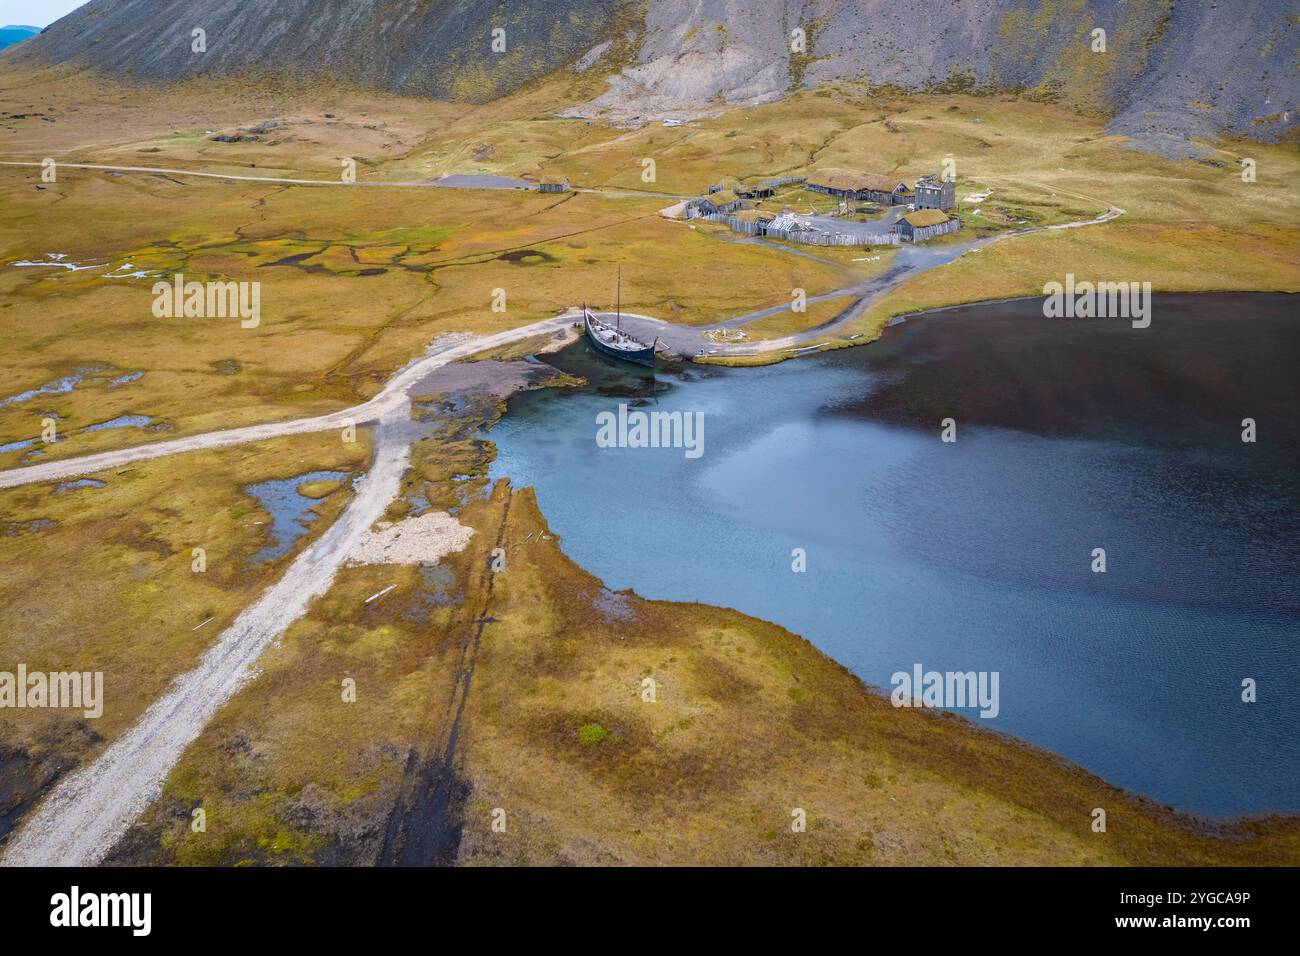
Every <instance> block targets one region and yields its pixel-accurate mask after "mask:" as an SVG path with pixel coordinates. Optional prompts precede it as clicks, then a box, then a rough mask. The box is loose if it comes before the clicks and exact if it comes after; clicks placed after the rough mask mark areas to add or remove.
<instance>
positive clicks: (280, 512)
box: [245, 471, 348, 564]
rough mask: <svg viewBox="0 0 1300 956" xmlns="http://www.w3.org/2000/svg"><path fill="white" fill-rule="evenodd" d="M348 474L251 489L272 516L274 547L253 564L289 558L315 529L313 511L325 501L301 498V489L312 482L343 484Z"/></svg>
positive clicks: (314, 474) (315, 475)
mask: <svg viewBox="0 0 1300 956" xmlns="http://www.w3.org/2000/svg"><path fill="white" fill-rule="evenodd" d="M347 476H348V473H347V472H346V471H309V472H306V473H304V474H301V475H298V476H297V477H294V478H277V479H272V480H270V481H259V482H257V483H256V484H252V485H249V486H248V487H247V488H246V489H245V490H246V491H248V493H249V494H251V495H252V496H253V497H254V498H256V499H257V500H258V502H259V503H260V504H261V505H262V507H263V508H265V509H266V511H267V513H268V514H270V516H271V543H270V544H268V545H267V546H266V547H264V548H263V549H262V550H261V551H258V552H257V554H255V555H253V557H252V558H251V561H252V563H253V564H260V563H262V562H263V561H271V560H274V559H275V558H278V557H280V556H282V555H285V554H288V553H289V549H290V548H292V547H293V543H294V542H295V541H297V540H298V539H299V538H301V537H302V536H303V535H304V534H306V533H307V531H308V530H309V529H310V528H311V526H312V523H313V522H314V521H315V520H316V517H317V515H316V513H315V512H314V511H313V510H312V509H313V508H315V507H316V506H317V505H318V504H320V503H321V499H318V498H308V497H307V496H306V495H300V494H299V493H298V488H299V486H300V485H305V484H307V483H308V482H312V481H342V480H343V479H345V478H347Z"/></svg>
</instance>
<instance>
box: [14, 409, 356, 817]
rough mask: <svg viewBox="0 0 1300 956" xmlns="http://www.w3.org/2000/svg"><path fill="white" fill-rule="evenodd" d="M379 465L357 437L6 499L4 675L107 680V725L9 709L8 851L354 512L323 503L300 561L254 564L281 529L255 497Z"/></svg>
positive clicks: (340, 499) (146, 468)
mask: <svg viewBox="0 0 1300 956" xmlns="http://www.w3.org/2000/svg"><path fill="white" fill-rule="evenodd" d="M369 460H370V442H369V435H368V433H367V432H366V431H364V430H361V431H358V433H357V441H355V442H353V443H350V444H346V443H344V442H342V441H340V440H339V438H338V436H336V435H329V436H303V437H294V438H284V439H273V440H270V441H266V442H260V443H257V444H254V445H247V446H242V447H239V448H232V449H225V450H221V451H214V452H193V453H189V454H185V455H178V456H175V457H172V458H163V459H156V460H153V461H148V462H142V463H139V464H136V465H133V466H130V467H128V468H124V469H121V470H116V471H112V472H104V473H101V474H98V475H95V476H93V477H94V478H95V479H97V480H98V481H101V482H103V483H104V484H103V487H89V486H83V487H68V488H61V487H60V486H59V484H58V483H53V482H52V483H45V484H37V485H25V486H21V487H18V488H10V489H4V490H0V634H3V635H4V639H3V644H2V645H0V670H4V671H8V672H10V673H13V672H14V671H15V669H16V666H17V664H19V663H22V664H25V665H26V667H27V669H28V672H29V673H35V672H49V671H72V670H75V671H86V672H92V673H93V672H96V671H99V672H102V673H103V675H104V677H103V680H104V691H103V693H104V702H103V703H104V708H103V714H102V716H100V717H98V718H90V719H88V718H85V717H84V715H83V712H82V711H81V710H67V709H41V710H30V709H29V710H16V709H11V708H7V707H6V708H0V757H2V758H3V759H2V761H0V762H2V763H3V765H4V769H5V773H4V775H3V777H0V785H3V790H2V791H0V793H3V795H4V796H5V798H6V799H5V801H4V803H0V837H3V835H4V833H5V832H7V830H8V828H9V824H10V823H12V820H13V819H16V816H17V814H18V813H19V812H21V811H23V810H25V809H27V808H28V807H29V805H30V801H31V800H32V799H33V798H34V797H35V796H36V795H38V794H39V793H40V792H41V791H42V790H43V789H44V788H46V787H48V786H50V785H51V784H52V783H53V782H54V780H55V779H57V777H58V776H59V775H60V774H62V773H63V772H65V771H67V770H69V769H71V768H72V767H74V766H76V765H77V764H78V763H80V762H82V761H85V760H87V759H89V758H90V757H92V756H93V755H94V754H96V753H97V752H98V751H99V750H100V749H101V748H102V747H104V746H106V745H107V744H108V743H109V742H110V741H112V740H113V739H114V738H115V737H117V735H118V734H120V733H121V732H122V731H123V730H125V729H126V728H127V727H129V726H131V724H133V723H134V722H135V721H136V720H137V719H138V718H139V716H140V715H141V714H142V713H143V712H144V710H145V709H146V708H147V707H148V706H149V704H151V703H152V702H153V701H154V700H155V699H157V698H158V697H159V696H160V695H161V694H162V693H163V692H164V691H165V690H166V689H167V687H168V685H169V684H170V682H171V681H172V679H173V678H175V677H176V676H178V675H179V674H182V673H184V672H185V671H187V670H189V669H191V668H192V667H193V665H194V664H195V662H196V661H197V659H198V657H199V655H201V654H202V653H203V651H205V650H206V649H207V648H208V646H209V645H210V644H211V642H212V641H213V640H215V638H216V637H217V635H219V634H220V633H221V631H222V630H223V629H225V628H226V627H227V626H228V625H229V624H230V623H231V621H233V620H234V618H235V617H236V616H237V615H238V614H239V612H240V611H241V610H243V608H244V607H245V606H247V605H248V604H249V603H251V602H252V601H253V599H254V598H255V597H256V596H257V595H258V594H260V593H261V591H262V590H263V589H264V588H265V587H266V586H267V585H269V584H270V583H271V582H272V581H274V580H276V579H277V578H278V577H279V575H280V574H281V572H283V570H284V568H285V566H286V565H287V563H288V562H289V561H290V560H292V555H293V554H296V553H297V552H298V551H299V550H300V549H301V547H302V546H303V545H304V544H305V543H306V542H308V541H310V540H311V539H312V537H313V536H314V535H316V534H319V533H320V531H321V530H323V529H324V528H325V527H327V526H328V525H329V523H330V522H331V521H332V520H333V519H334V517H335V515H337V514H338V512H339V511H340V510H341V509H342V507H343V504H344V502H345V501H346V500H347V499H348V498H349V497H350V492H349V491H348V490H346V489H341V488H336V489H335V490H334V491H333V492H332V493H329V494H327V495H324V496H323V497H321V498H320V499H319V502H318V503H317V504H316V505H314V506H313V507H314V510H315V512H316V515H317V516H318V517H317V520H315V522H314V523H313V525H312V527H311V529H310V531H309V532H308V533H307V534H305V535H304V536H303V537H302V538H300V539H299V541H298V542H297V543H296V544H295V546H294V547H293V548H291V549H290V551H289V553H288V554H286V555H284V556H282V557H279V558H275V559H272V560H267V561H263V562H259V563H252V562H251V561H250V559H251V558H252V557H253V556H254V555H255V554H257V552H258V551H260V550H261V549H262V548H263V547H264V546H266V545H267V544H269V543H270V542H271V538H272V534H271V516H270V515H269V514H267V512H266V511H265V510H264V509H263V508H262V506H261V505H260V504H259V502H258V501H257V499H256V498H254V497H253V496H252V495H251V494H249V493H248V491H247V490H246V486H247V485H249V484H252V483H255V482H259V481H264V480H268V479H272V478H289V477H293V476H295V475H299V474H303V473H305V472H308V471H315V470H320V469H332V470H341V471H348V472H354V473H355V472H359V471H361V470H363V469H364V468H365V467H366V466H367V465H368V464H369ZM196 548H199V549H202V552H203V554H202V555H201V557H200V556H197V555H196V554H195V551H194V549H196ZM196 560H197V561H200V563H199V564H196Z"/></svg>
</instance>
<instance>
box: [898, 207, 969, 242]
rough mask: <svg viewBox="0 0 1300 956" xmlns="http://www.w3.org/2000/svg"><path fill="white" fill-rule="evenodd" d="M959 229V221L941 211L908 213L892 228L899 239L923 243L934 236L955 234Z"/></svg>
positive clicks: (928, 210) (922, 210)
mask: <svg viewBox="0 0 1300 956" xmlns="http://www.w3.org/2000/svg"><path fill="white" fill-rule="evenodd" d="M960 228H961V219H959V218H958V217H956V216H949V215H948V214H947V213H946V212H944V211H943V210H942V209H918V210H916V211H915V212H909V213H908V214H907V215H906V216H904V217H903V218H901V219H899V220H898V225H897V226H895V227H894V229H895V231H896V232H897V233H898V236H899V238H900V239H904V240H906V241H908V242H924V241H925V240H926V239H933V238H934V237H935V236H942V235H946V234H947V233H950V232H956V231H957V230H958V229H960Z"/></svg>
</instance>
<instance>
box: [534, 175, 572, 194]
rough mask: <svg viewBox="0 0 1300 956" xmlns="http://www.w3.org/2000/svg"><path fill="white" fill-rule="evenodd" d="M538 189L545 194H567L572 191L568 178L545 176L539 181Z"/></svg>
mask: <svg viewBox="0 0 1300 956" xmlns="http://www.w3.org/2000/svg"><path fill="white" fill-rule="evenodd" d="M537 189H538V191H539V192H544V193H567V192H569V191H570V186H569V177H568V176H543V177H542V178H541V179H539V180H538V181H537Z"/></svg>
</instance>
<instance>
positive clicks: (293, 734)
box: [123, 483, 1300, 865]
mask: <svg viewBox="0 0 1300 956" xmlns="http://www.w3.org/2000/svg"><path fill="white" fill-rule="evenodd" d="M507 505H508V507H507ZM460 520H462V521H463V522H465V523H467V524H469V525H470V526H472V527H473V528H474V529H475V534H474V536H473V538H472V539H471V542H470V545H469V546H468V548H467V549H466V551H465V552H463V553H460V554H457V555H453V556H452V557H451V558H450V559H448V560H447V562H446V563H445V565H444V569H445V572H446V578H445V580H444V582H443V584H442V585H441V593H442V594H444V595H446V594H451V595H454V602H453V603H450V604H439V603H437V602H436V601H435V599H434V595H433V592H432V591H431V589H430V588H429V587H428V585H427V583H426V582H425V581H423V580H422V577H421V573H420V572H419V571H418V570H416V569H414V568H408V567H370V568H354V569H349V570H346V571H344V572H343V574H342V575H341V576H340V578H339V580H338V582H337V583H336V586H335V587H334V588H333V589H332V590H331V592H330V594H329V595H328V596H327V597H326V598H324V599H322V600H321V601H318V602H316V604H315V605H313V607H312V610H311V612H310V614H309V616H308V618H307V619H305V620H304V621H301V622H299V623H298V624H295V625H294V626H293V627H292V628H291V629H290V631H289V633H288V635H287V636H286V637H285V639H284V641H283V642H282V643H281V644H280V646H279V647H277V648H276V649H274V650H273V651H271V652H270V653H269V654H268V656H267V658H266V659H265V660H264V665H265V666H264V673H263V676H262V677H260V678H259V679H258V681H257V682H256V683H255V684H253V685H252V686H251V687H249V688H248V689H247V690H245V691H244V692H243V693H242V694H241V695H240V696H239V697H237V698H236V699H235V700H233V701H232V702H231V703H230V704H228V705H227V706H226V707H225V708H224V709H223V711H222V713H221V714H220V715H219V717H218V719H217V720H216V721H215V722H214V723H213V724H212V725H211V726H210V727H209V728H208V730H207V731H206V732H205V733H204V734H203V735H202V737H201V738H200V739H199V741H198V742H197V743H196V744H195V745H194V747H192V748H191V750H190V751H189V752H188V753H187V754H186V756H185V758H184V759H183V761H182V763H181V765H180V766H179V768H178V769H177V771H176V772H175V773H174V774H173V775H172V777H171V778H170V779H169V781H168V784H167V787H166V789H165V792H164V794H163V795H162V797H161V799H160V800H159V802H158V803H157V804H156V805H155V806H154V807H153V808H152V809H151V810H150V811H149V812H148V813H147V814H146V816H145V817H144V819H143V820H142V821H141V823H140V824H139V825H138V826H137V827H136V828H135V830H134V831H133V833H132V835H131V837H130V838H129V840H128V842H127V844H126V849H125V850H124V851H123V852H124V859H126V860H129V861H132V862H144V861H149V862H162V863H204V864H237V863H308V862H331V863H350V864H367V863H372V862H374V860H375V859H376V857H377V855H378V853H379V850H380V847H381V846H382V843H383V840H384V835H385V832H386V828H387V817H388V814H389V812H390V811H391V809H392V806H393V800H394V797H395V795H396V793H397V792H398V788H399V787H400V785H401V780H402V777H403V774H404V772H405V771H406V768H407V767H408V766H412V765H416V766H418V764H419V761H420V759H437V760H441V759H442V755H443V750H442V749H441V748H442V746H443V744H444V742H445V735H446V732H447V727H448V720H449V719H450V718H449V716H448V715H449V714H451V713H454V709H455V708H453V707H449V701H451V700H452V699H453V697H452V695H453V686H452V685H453V677H454V676H455V674H456V672H457V671H456V667H457V663H458V661H459V660H460V654H461V648H462V646H463V644H464V643H465V642H467V641H469V640H471V635H472V632H473V628H474V626H475V622H476V621H479V620H486V621H487V623H486V624H485V625H484V628H483V633H482V641H481V644H480V645H479V648H478V651H477V655H476V656H472V657H471V660H472V661H473V676H472V679H471V682H470V690H469V693H468V698H467V701H468V703H467V706H466V710H465V716H464V718H463V721H462V724H461V726H460V736H459V741H460V744H459V749H458V751H457V753H456V756H455V759H454V760H453V761H452V765H453V767H454V769H455V771H456V775H457V781H458V782H461V783H464V784H465V785H466V787H467V788H468V791H469V795H468V797H467V799H465V800H464V802H463V803H461V802H458V801H457V800H455V799H453V800H452V809H451V811H450V812H451V813H452V814H453V820H452V823H453V825H454V826H456V827H458V828H459V829H460V833H461V837H460V843H459V851H458V856H457V861H458V862H460V863H462V864H471V865H472V864H484V863H509V864H524V863H527V864H557V863H568V864H573V863H577V864H597V863H602V864H608V863H631V864H687V863H696V864H751V863H766V864H837V865H839V864H911V865H920V864H927V865H928V864H1035V863H1036V864H1080V865H1093V864H1121V865H1122V864H1157V865H1160V864H1199V863H1220V864H1221V863H1264V864H1267V863H1287V862H1290V863H1294V862H1295V861H1296V860H1297V859H1300V836H1298V834H1297V827H1296V824H1295V822H1294V821H1290V822H1281V821H1272V822H1258V823H1249V824H1242V825H1240V826H1235V827H1231V828H1226V829H1223V830H1221V831H1215V830H1214V828H1212V827H1211V826H1209V825H1208V824H1204V823H1202V822H1200V821H1197V820H1195V819H1192V818H1187V817H1182V816H1178V815H1176V814H1173V813H1172V812H1169V811H1167V810H1164V809H1162V808H1160V807H1158V806H1156V805H1154V804H1151V803H1149V802H1146V801H1142V800H1139V799H1137V798H1134V797H1132V796H1130V795H1127V794H1125V793H1123V792H1121V791H1118V790H1116V789H1114V788H1113V787H1110V786H1108V785H1107V784H1105V783H1104V782H1103V781H1101V780H1099V779H1097V778H1096V777H1093V776H1091V775H1089V774H1087V773H1086V772H1084V771H1082V770H1080V769H1079V768H1077V767H1073V766H1071V765H1069V764H1067V763H1065V762H1063V761H1061V760H1060V759H1059V758H1057V757H1055V756H1053V755H1052V754H1049V753H1046V752H1044V751H1041V750H1038V749H1036V748H1033V747H1030V746H1028V745H1025V744H1022V743H1019V742H1017V741H1014V740H1012V739H1010V738H1007V737H1003V736H1000V735H996V734H993V733H989V732H986V731H983V730H981V729H979V728H977V727H975V726H974V725H973V724H972V723H971V722H969V721H967V720H965V719H963V718H957V717H951V716H943V715H939V714H936V713H933V712H921V711H912V710H898V709H895V708H893V707H892V706H890V704H889V702H888V700H887V698H885V697H884V696H883V695H880V694H877V693H875V692H872V691H869V690H867V689H865V688H864V687H863V686H862V684H861V683H860V682H859V681H858V680H857V679H856V678H855V677H853V676H852V675H851V674H850V673H849V672H848V671H847V670H845V669H844V668H843V667H841V666H839V665H838V664H836V663H834V662H833V661H831V660H830V659H828V658H827V657H826V656H825V655H823V654H822V653H821V652H820V651H818V650H817V649H815V648H814V647H812V646H811V645H810V644H808V643H807V642H806V641H803V640H802V639H800V638H798V637H797V636H795V635H793V634H791V633H789V632H788V631H785V630H783V629H782V628H779V627H777V626H775V625H772V624H768V623H766V622H763V621H759V620H756V619H754V618H749V617H746V616H745V615H743V614H740V613H738V612H735V611H730V610H725V609H720V608H713V607H708V606H705V605H699V604H674V603H670V602H656V601H646V600H643V599H641V598H638V597H636V596H635V595H632V594H625V595H620V596H617V597H616V600H617V601H618V602H620V603H621V604H622V605H623V608H624V610H623V611H620V612H618V613H616V614H614V615H611V614H610V613H608V607H609V596H608V595H605V596H604V597H602V596H601V595H602V588H601V585H600V582H599V581H598V580H596V579H595V578H593V577H592V576H591V575H589V574H587V573H586V572H584V571H583V570H582V569H581V568H579V567H577V566H576V565H575V564H573V563H572V562H571V561H569V560H568V559H567V558H566V557H565V555H564V554H563V552H562V551H561V549H560V546H559V542H558V541H557V540H556V539H555V538H554V536H552V535H550V533H549V530H548V528H547V526H546V523H545V521H544V519H543V518H542V516H541V514H540V513H539V511H538V510H537V507H536V503H535V500H534V498H533V495H532V492H531V490H527V489H525V490H523V491H517V492H512V491H511V490H510V489H508V488H507V487H506V486H505V484H504V483H503V484H499V485H498V486H497V487H496V488H495V489H494V491H493V493H492V494H491V496H490V498H487V499H483V498H479V499H477V500H474V501H472V502H471V503H469V504H468V505H466V506H465V507H464V509H463V510H462V511H461V514H460ZM498 544H501V546H503V547H504V548H505V549H506V552H507V554H508V555H509V558H508V564H507V568H506V570H505V571H503V572H500V573H498V574H497V575H495V580H494V582H493V589H492V596H491V599H490V600H488V601H486V602H485V601H484V594H485V592H484V588H485V581H486V577H487V575H488V574H489V573H490V572H486V571H485V570H484V569H485V568H486V566H487V563H488V561H489V559H490V551H491V549H492V548H493V547H495V546H497V545H498ZM390 584H395V585H396V588H395V589H394V590H393V591H392V592H390V593H389V594H388V595H387V596H386V597H385V598H384V599H383V601H382V602H380V603H379V604H378V606H376V605H375V604H371V605H367V604H366V603H365V598H366V597H367V596H369V595H371V594H374V593H376V592H378V591H379V590H381V589H382V588H384V587H387V586H388V585H390ZM349 677H350V678H352V679H353V680H355V681H356V686H357V695H358V696H357V701H356V702H355V703H345V702H344V701H343V700H342V695H341V687H342V681H343V679H344V678H349ZM646 678H651V679H653V680H654V681H655V683H656V700H655V702H653V703H647V702H645V701H644V700H643V699H642V689H643V681H644V680H645V679H646ZM421 755H422V757H421ZM200 806H202V807H203V808H204V809H205V812H206V814H207V820H208V829H207V832H206V833H194V832H193V831H192V830H191V828H190V826H189V822H190V814H191V811H192V810H193V809H194V808H196V807H200ZM1097 806H1102V807H1105V808H1106V809H1107V820H1108V829H1107V832H1106V833H1105V834H1098V833H1093V832H1092V830H1091V822H1092V810H1093V808H1094V807H1097ZM498 808H499V809H501V810H504V811H505V814H506V818H505V819H506V823H507V828H506V832H505V833H497V832H493V830H492V828H491V823H492V819H493V814H494V812H495V811H497V810H498ZM795 808H802V809H803V810H805V811H806V813H807V819H808V829H807V832H806V833H795V832H793V831H792V829H791V822H792V819H793V818H792V812H793V810H794V809H795Z"/></svg>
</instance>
